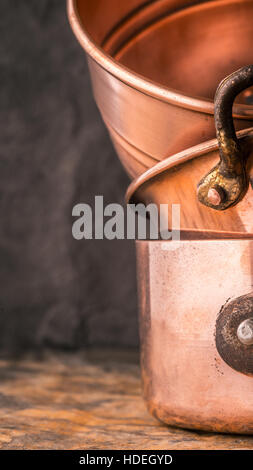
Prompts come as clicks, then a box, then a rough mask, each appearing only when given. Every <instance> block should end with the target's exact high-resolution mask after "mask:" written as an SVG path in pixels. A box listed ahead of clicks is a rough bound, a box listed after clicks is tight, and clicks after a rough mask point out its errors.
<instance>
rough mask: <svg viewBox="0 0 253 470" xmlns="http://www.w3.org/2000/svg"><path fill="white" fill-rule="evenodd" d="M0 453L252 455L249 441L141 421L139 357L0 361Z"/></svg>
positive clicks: (114, 355)
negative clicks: (228, 451)
mask: <svg viewBox="0 0 253 470" xmlns="http://www.w3.org/2000/svg"><path fill="white" fill-rule="evenodd" d="M0 448H1V449H83V450H86V449H87V450H91V449H92V450H94V449H103V450H104V449H109V450H111V449H125V450H148V449H149V450H174V449H253V437H247V436H229V435H216V434H207V433H197V432H190V431H185V430H180V429H173V428H169V427H167V426H165V425H162V424H160V423H158V422H157V421H156V420H155V419H153V418H152V417H151V416H149V414H148V413H147V411H146V409H145V405H144V403H143V400H142V398H141V386H140V371H139V366H138V355H137V354H136V353H124V352H122V351H121V352H119V351H114V352H109V351H107V352H106V351H93V352H86V353H82V355H78V356H73V355H67V354H66V355H60V356H53V357H52V356H50V355H46V357H43V359H42V358H40V359H38V358H37V359H36V360H35V359H34V358H33V359H31V358H27V359H23V360H19V361H13V360H12V361H10V360H1V361H0Z"/></svg>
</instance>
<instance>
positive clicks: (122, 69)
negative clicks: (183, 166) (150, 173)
mask: <svg viewBox="0 0 253 470" xmlns="http://www.w3.org/2000/svg"><path fill="white" fill-rule="evenodd" d="M68 14H69V19H70V23H71V25H72V28H73V31H74V33H75V35H76V37H77V38H78V40H79V42H80V43H81V45H82V46H83V48H84V49H85V51H86V52H87V54H88V62H89V67H90V73H91V78H92V84H93V90H94V95H95V99H96V102H97V104H98V107H99V109H100V111H101V114H102V116H103V119H104V121H105V124H106V125H107V128H108V129H109V132H110V135H111V137H112V140H113V142H114V145H115V148H116V150H117V152H118V155H119V157H120V159H121V161H122V163H123V165H124V166H125V168H126V169H127V171H128V173H129V174H130V176H131V177H136V176H138V175H140V174H142V173H143V172H144V171H145V170H147V169H148V168H150V167H151V166H153V165H154V164H155V163H157V162H158V161H160V160H162V159H164V158H166V157H168V156H170V155H173V154H175V153H177V152H180V151H182V150H184V149H186V148H188V147H191V146H193V145H196V144H200V143H201V142H205V141H206V140H208V139H211V138H213V137H214V136H215V133H214V125H213V112H214V106H213V101H212V99H213V96H214V91H215V89H216V87H217V85H218V83H219V81H220V80H221V79H222V78H223V77H224V76H226V75H227V74H228V73H230V72H232V71H233V70H235V69H237V68H239V67H240V66H242V65H245V64H248V63H253V52H252V47H251V43H252V38H253V24H252V21H251V19H252V14H253V2H252V1H251V0H219V1H213V2H212V1H211V2H210V1H202V2H199V1H193V0H157V1H147V0H128V1H127V2H123V1H122V2H119V1H118V0H103V2H101V1H100V0H68ZM251 96H252V95H251V92H250V91H248V92H247V93H246V94H243V95H241V96H240V97H239V98H238V103H237V104H236V105H235V107H234V116H235V117H236V119H235V126H236V129H237V130H238V129H243V128H247V127H250V126H251V125H252V119H253V106H252V104H245V103H247V102H248V103H251V102H252V101H251Z"/></svg>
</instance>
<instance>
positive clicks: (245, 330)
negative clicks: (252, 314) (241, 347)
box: [237, 318, 253, 345]
mask: <svg viewBox="0 0 253 470" xmlns="http://www.w3.org/2000/svg"><path fill="white" fill-rule="evenodd" d="M237 337H238V339H239V341H240V342H241V343H242V344H248V345H250V344H253V318H248V319H247V320H244V321H243V322H242V323H240V325H239V326H238V329H237Z"/></svg>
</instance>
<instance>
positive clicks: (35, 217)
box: [0, 0, 138, 354]
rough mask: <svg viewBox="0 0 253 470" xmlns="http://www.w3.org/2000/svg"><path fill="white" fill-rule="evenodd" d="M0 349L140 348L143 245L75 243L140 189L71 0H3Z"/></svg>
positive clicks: (0, 54) (0, 5) (0, 46)
mask: <svg viewBox="0 0 253 470" xmlns="http://www.w3.org/2000/svg"><path fill="white" fill-rule="evenodd" d="M0 23H1V24H0V26H1V33H2V34H1V41H0V60H1V70H0V74H1V122H0V126H1V142H0V150H1V156H0V351H1V352H2V353H3V352H5V353H6V352H7V353H10V354H14V353H15V354H17V353H18V354H19V353H21V352H22V351H27V350H29V349H38V350H39V349H40V348H44V347H46V348H48V347H52V348H61V349H69V350H72V349H78V348H83V347H86V346H89V347H90V346H108V347H117V346H127V347H136V346H137V344H138V332H137V306H136V282H135V252H134V242H129V241H111V242H110V241H81V242H77V241H75V240H73V238H72V233H71V228H72V222H73V219H72V216H71V213H72V207H73V205H75V204H77V203H79V202H86V203H90V204H92V205H93V204H94V196H95V195H99V194H102V195H104V199H105V203H110V202H120V203H123V200H124V191H125V189H126V188H127V185H128V182H129V181H128V177H127V176H126V175H125V173H124V171H123V169H122V167H121V165H120V163H119V161H118V159H117V157H116V154H115V151H114V150H113V147H112V145H111V142H110V140H109V137H108V135H107V132H106V130H105V127H104V125H103V123H102V121H101V118H100V115H99V113H98V110H97V109H96V106H95V103H94V100H93V97H92V92H91V87H90V81H89V75H88V70H87V65H86V60H85V56H84V53H83V51H82V49H81V47H80V46H79V44H78V43H77V41H76V39H75V38H74V36H73V33H72V31H71V29H70V27H69V24H68V21H67V18H66V8H65V1H64V0H22V1H20V0H1V2H0Z"/></svg>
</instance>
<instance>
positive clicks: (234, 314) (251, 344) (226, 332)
mask: <svg viewBox="0 0 253 470" xmlns="http://www.w3.org/2000/svg"><path fill="white" fill-rule="evenodd" d="M215 341H216V347H217V351H218V353H219V354H220V356H221V357H222V359H223V360H224V361H225V362H226V363H227V364H228V365H229V366H230V367H232V368H233V369H235V370H236V371H238V372H242V373H243V374H246V375H253V293H251V294H247V295H243V296H241V297H238V298H237V299H235V300H232V301H231V302H229V303H227V304H225V306H224V307H222V309H221V311H220V313H219V315H218V318H217V321H216V331H215Z"/></svg>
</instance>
